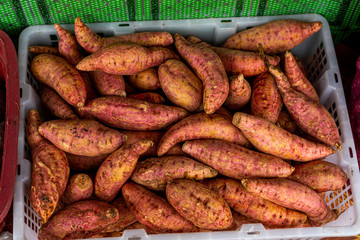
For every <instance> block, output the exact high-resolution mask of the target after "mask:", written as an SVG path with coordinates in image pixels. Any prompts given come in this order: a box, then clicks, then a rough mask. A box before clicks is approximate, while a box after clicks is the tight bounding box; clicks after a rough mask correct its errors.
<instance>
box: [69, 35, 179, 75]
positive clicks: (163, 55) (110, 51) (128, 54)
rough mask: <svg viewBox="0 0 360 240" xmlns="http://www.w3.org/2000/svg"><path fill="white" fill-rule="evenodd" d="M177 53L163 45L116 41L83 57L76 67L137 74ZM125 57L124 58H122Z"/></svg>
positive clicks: (112, 72)
mask: <svg viewBox="0 0 360 240" xmlns="http://www.w3.org/2000/svg"><path fill="white" fill-rule="evenodd" d="M172 58H178V56H177V54H176V53H175V52H174V51H172V50H171V49H169V48H165V47H143V46H140V45H138V44H135V43H125V42H116V43H113V44H111V45H109V46H106V47H104V48H102V49H100V50H99V51H97V52H95V53H93V54H91V55H89V56H87V57H85V58H84V59H83V60H81V61H80V62H79V63H78V64H77V65H76V68H77V69H78V70H81V71H97V70H98V71H103V72H106V73H109V74H116V75H132V74H137V73H139V72H141V71H144V70H145V69H148V68H150V67H155V66H159V65H160V64H161V63H163V62H165V61H166V60H168V59H172ZM124 59H126V60H124Z"/></svg>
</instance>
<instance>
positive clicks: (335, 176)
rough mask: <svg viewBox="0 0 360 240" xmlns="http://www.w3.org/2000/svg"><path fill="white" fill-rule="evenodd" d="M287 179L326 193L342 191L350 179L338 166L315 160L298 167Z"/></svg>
mask: <svg viewBox="0 0 360 240" xmlns="http://www.w3.org/2000/svg"><path fill="white" fill-rule="evenodd" d="M287 179H290V180H292V181H295V182H299V183H302V184H305V185H306V186H308V187H310V188H312V189H314V190H315V191H317V192H326V191H336V190H339V189H341V188H342V187H343V186H344V185H345V183H346V180H347V179H348V177H347V175H346V173H345V172H344V170H342V169H341V168H340V167H339V166H338V165H336V164H334V163H331V162H327V161H323V160H315V161H311V162H307V163H302V164H300V165H296V166H295V171H294V172H293V173H292V174H291V175H290V176H288V177H287Z"/></svg>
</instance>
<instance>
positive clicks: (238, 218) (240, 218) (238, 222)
mask: <svg viewBox="0 0 360 240" xmlns="http://www.w3.org/2000/svg"><path fill="white" fill-rule="evenodd" d="M231 214H232V216H233V219H234V230H236V229H240V228H241V226H242V225H244V224H253V223H258V222H259V221H256V220H254V219H252V218H249V217H246V216H244V215H242V214H240V213H239V212H237V211H235V210H232V209H231Z"/></svg>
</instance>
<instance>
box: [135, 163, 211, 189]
mask: <svg viewBox="0 0 360 240" xmlns="http://www.w3.org/2000/svg"><path fill="white" fill-rule="evenodd" d="M216 175H217V171H216V170H214V169H212V168H211V167H209V166H206V165H205V164H202V163H199V162H197V161H195V160H193V159H191V158H188V157H184V156H164V157H155V158H148V159H146V160H144V161H142V162H139V163H138V164H137V165H136V167H135V170H134V172H133V174H132V175H131V180H132V181H134V182H136V183H138V184H140V185H143V186H145V187H147V188H149V189H151V190H157V191H163V190H165V188H166V184H167V183H169V182H171V181H172V180H173V179H177V178H186V179H193V180H202V179H204V178H212V177H215V176H216Z"/></svg>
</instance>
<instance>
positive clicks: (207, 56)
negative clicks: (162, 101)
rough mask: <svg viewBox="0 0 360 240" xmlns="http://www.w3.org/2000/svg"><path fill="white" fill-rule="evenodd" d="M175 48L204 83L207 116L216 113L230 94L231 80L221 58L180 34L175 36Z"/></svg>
mask: <svg viewBox="0 0 360 240" xmlns="http://www.w3.org/2000/svg"><path fill="white" fill-rule="evenodd" d="M174 40H175V47H176V49H177V51H178V52H179V54H180V55H181V57H182V58H183V59H185V61H186V62H187V63H188V64H189V65H190V67H191V68H192V69H193V71H194V72H195V73H196V74H197V76H198V77H199V78H200V79H201V81H202V82H203V104H204V111H205V113H207V114H212V113H214V112H215V111H216V110H217V109H219V108H220V107H221V106H222V104H223V103H224V102H225V100H226V98H227V96H228V94H229V80H228V77H227V75H226V71H225V68H224V65H223V63H222V62H221V59H220V58H219V56H218V55H217V54H216V53H215V52H214V51H213V50H211V49H210V48H208V47H206V46H202V45H199V44H191V43H190V42H188V41H187V40H186V39H185V38H184V37H183V36H181V35H180V34H175V35H174Z"/></svg>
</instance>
